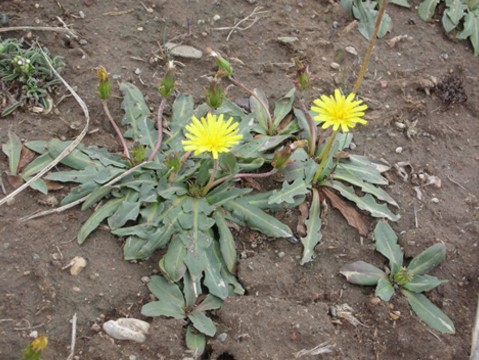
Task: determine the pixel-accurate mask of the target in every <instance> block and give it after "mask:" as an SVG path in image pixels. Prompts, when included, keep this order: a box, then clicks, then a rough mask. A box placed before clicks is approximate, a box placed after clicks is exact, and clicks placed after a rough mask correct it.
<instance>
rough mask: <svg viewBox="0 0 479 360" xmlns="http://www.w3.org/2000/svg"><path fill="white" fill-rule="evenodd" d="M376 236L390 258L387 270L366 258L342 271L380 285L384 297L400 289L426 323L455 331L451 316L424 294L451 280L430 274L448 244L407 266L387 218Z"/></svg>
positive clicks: (378, 293) (354, 281)
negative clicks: (372, 263)
mask: <svg viewBox="0 0 479 360" xmlns="http://www.w3.org/2000/svg"><path fill="white" fill-rule="evenodd" d="M374 238H375V243H376V250H377V251H378V252H379V253H381V254H382V255H384V256H385V257H386V258H387V259H388V260H389V266H388V268H387V269H386V271H383V270H381V269H379V268H378V267H376V266H374V265H371V264H368V263H366V262H364V261H356V262H354V263H351V264H348V265H345V266H343V267H342V268H341V271H340V272H341V274H342V275H344V276H345V277H346V279H347V280H348V281H349V282H350V283H352V284H356V285H363V286H376V291H375V295H376V296H377V297H379V298H380V299H382V300H384V301H389V300H390V299H391V297H392V296H393V295H394V293H395V291H396V290H400V291H401V293H402V294H403V295H404V296H405V297H406V299H407V301H408V302H409V305H410V306H411V309H412V310H413V311H414V312H415V313H416V314H417V315H418V316H419V318H420V319H421V320H422V321H424V323H426V324H427V325H428V326H430V327H432V328H433V329H436V330H438V331H440V332H443V333H446V334H454V333H455V329H454V324H453V323H452V321H451V319H449V318H448V317H447V315H446V314H444V313H443V312H442V311H441V309H439V308H438V307H437V306H436V305H434V304H433V303H432V302H431V301H429V300H428V298H427V297H426V296H425V295H423V294H422V293H423V292H427V291H430V290H432V289H434V288H435V287H437V286H439V285H441V284H444V283H445V282H447V281H446V280H440V279H438V278H437V277H435V276H432V275H428V274H427V273H428V272H429V271H431V270H432V269H434V268H435V267H436V266H437V265H439V264H440V263H441V262H442V261H443V260H444V258H445V257H446V246H445V245H444V244H441V243H438V244H434V245H432V246H430V247H429V248H427V249H426V250H424V251H423V252H421V253H420V254H419V255H417V256H416V257H414V258H413V259H412V260H411V261H410V262H409V264H408V265H407V266H404V253H403V251H402V250H401V248H400V247H399V245H398V243H397V236H396V234H395V233H394V230H393V229H392V228H391V226H389V224H388V223H387V222H384V221H380V222H379V223H378V224H377V225H376V228H375V229H374Z"/></svg>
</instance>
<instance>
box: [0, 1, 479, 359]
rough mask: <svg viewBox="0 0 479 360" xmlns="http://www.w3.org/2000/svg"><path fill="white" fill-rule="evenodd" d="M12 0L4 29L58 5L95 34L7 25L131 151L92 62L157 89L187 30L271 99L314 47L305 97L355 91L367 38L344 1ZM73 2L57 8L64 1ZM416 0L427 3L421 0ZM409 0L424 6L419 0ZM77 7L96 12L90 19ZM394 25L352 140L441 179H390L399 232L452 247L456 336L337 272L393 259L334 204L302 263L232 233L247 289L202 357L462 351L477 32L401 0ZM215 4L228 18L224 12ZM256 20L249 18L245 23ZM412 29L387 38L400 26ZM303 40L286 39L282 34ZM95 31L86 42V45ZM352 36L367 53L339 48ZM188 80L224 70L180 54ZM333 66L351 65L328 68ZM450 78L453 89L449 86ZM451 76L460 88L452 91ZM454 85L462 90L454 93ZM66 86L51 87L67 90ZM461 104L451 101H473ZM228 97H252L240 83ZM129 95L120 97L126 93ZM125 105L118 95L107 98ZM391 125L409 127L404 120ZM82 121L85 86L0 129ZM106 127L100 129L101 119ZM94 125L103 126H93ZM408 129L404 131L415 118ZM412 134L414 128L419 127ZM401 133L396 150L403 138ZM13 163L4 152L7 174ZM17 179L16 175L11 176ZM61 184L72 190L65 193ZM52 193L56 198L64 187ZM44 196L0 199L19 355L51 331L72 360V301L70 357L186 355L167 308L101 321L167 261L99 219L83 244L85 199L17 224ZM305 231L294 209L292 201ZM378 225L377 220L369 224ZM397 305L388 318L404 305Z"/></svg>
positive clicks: (4, 282)
mask: <svg viewBox="0 0 479 360" xmlns="http://www.w3.org/2000/svg"><path fill="white" fill-rule="evenodd" d="M86 3H88V1H78V0H55V1H53V0H51V1H50V0H39V1H29V0H2V1H0V11H1V12H3V13H5V14H7V15H8V17H9V19H10V23H9V26H59V25H61V24H60V23H59V21H58V19H57V17H59V18H61V19H63V20H64V21H65V23H66V24H69V25H71V27H72V28H73V29H75V30H76V31H78V32H79V33H80V34H81V39H83V40H85V41H86V44H84V45H80V44H79V43H78V42H77V41H75V40H71V41H69V40H67V39H66V38H65V36H64V35H62V34H57V33H52V32H46V31H43V32H33V33H32V34H30V35H29V34H28V32H27V31H15V32H7V33H2V37H4V38H7V37H30V36H31V39H36V38H38V40H39V42H40V43H41V44H42V45H44V46H46V47H47V48H48V49H49V50H50V51H51V53H52V54H55V55H61V56H63V57H64V58H65V60H66V63H67V66H66V68H65V70H64V71H63V75H64V77H65V78H66V80H67V81H68V82H69V83H70V84H71V85H73V86H76V87H77V91H78V93H79V94H80V95H81V97H82V98H83V99H84V100H85V102H86V103H87V105H88V107H89V111H90V114H91V117H92V126H91V128H90V129H91V130H92V131H91V132H90V134H89V135H88V136H87V137H86V139H85V142H86V143H88V144H96V145H102V146H107V147H108V148H110V149H112V150H118V151H121V149H120V148H119V146H118V144H117V143H116V142H115V139H114V134H113V132H112V131H111V130H110V129H109V127H108V125H107V123H106V121H105V117H104V115H103V113H102V109H101V106H100V103H99V102H98V101H97V98H96V94H95V89H96V82H97V80H96V76H95V72H94V70H93V69H94V68H95V67H97V66H98V65H100V64H101V65H104V66H106V67H107V68H108V70H109V72H110V74H111V75H115V77H116V78H119V79H121V80H123V81H131V82H133V83H134V84H136V85H137V86H139V87H140V89H141V90H142V91H143V92H144V93H145V94H147V95H148V101H149V104H150V105H151V106H153V107H155V106H157V105H158V103H159V100H158V96H157V93H156V85H157V82H158V78H159V76H161V74H162V71H163V65H164V59H162V58H161V53H160V51H159V44H160V43H163V42H165V40H166V41H176V42H182V43H183V44H187V45H192V46H195V47H196V48H198V49H205V48H206V47H211V48H214V49H215V50H217V51H219V52H220V53H222V54H224V55H225V56H227V57H228V58H230V59H234V58H236V59H237V60H233V65H234V67H235V73H236V76H237V78H239V79H240V80H241V81H242V82H244V83H245V84H248V85H249V87H251V88H254V87H258V88H261V89H262V90H264V91H265V92H266V94H267V95H268V97H269V98H270V99H271V102H272V101H273V100H274V99H277V98H279V97H280V96H282V95H283V94H285V93H286V91H287V90H288V89H289V88H290V87H291V86H292V84H291V79H290V76H289V75H290V74H291V72H292V67H291V66H292V58H293V57H294V56H300V57H301V58H303V59H305V60H307V62H308V63H309V64H310V66H311V70H312V72H313V73H314V74H315V75H316V79H315V80H314V81H313V88H312V89H311V90H310V91H309V92H308V93H307V98H306V100H307V102H310V101H311V100H313V99H314V98H315V97H318V96H319V95H320V94H328V93H330V92H331V91H332V90H333V89H334V88H335V87H337V86H341V87H352V84H353V82H354V79H355V77H356V75H357V72H358V69H359V66H360V63H361V59H362V58H363V56H364V53H365V51H366V48H367V45H368V44H367V41H366V40H365V39H363V38H362V37H361V35H360V34H359V33H358V31H357V30H356V29H354V28H353V29H352V30H351V31H347V29H348V25H349V24H350V23H351V21H352V19H351V18H350V17H349V16H348V14H346V13H345V12H344V11H343V10H342V9H341V7H340V6H339V4H337V3H335V2H334V1H330V2H327V1H316V0H303V1H301V0H278V1H271V0H270V1H268V0H264V1H261V0H258V1H246V0H223V1H220V0H216V1H213V0H205V1H194V0H190V1H188V0H177V1H167V0H154V1H151V0H145V1H143V4H144V5H145V6H146V7H148V8H151V9H152V11H151V12H148V11H147V10H146V9H145V7H144V6H143V5H142V4H141V3H140V2H139V1H128V0H118V1H107V0H105V1H95V2H93V4H92V5H91V6H87V5H86ZM59 5H61V7H60V6H59ZM413 5H418V2H417V1H414V0H413ZM256 6H262V7H263V10H265V11H267V12H266V13H263V14H262V15H261V16H260V18H259V19H258V21H257V22H256V23H255V24H254V25H252V26H251V27H250V28H249V29H247V30H244V31H235V32H234V33H232V34H231V36H230V38H229V40H228V41H227V40H226V37H227V35H228V31H225V30H215V28H220V27H231V26H233V24H235V23H237V22H238V21H239V20H240V19H243V18H244V17H246V16H247V15H249V14H250V13H251V12H252V11H253V9H254V8H255V7H256ZM413 7H414V6H413ZM80 11H81V12H83V14H84V18H82V17H80ZM387 11H388V13H389V14H390V15H391V17H392V19H393V24H394V26H393V28H392V31H391V32H390V33H389V34H388V35H387V36H386V37H385V38H384V39H381V40H379V41H378V42H377V46H376V48H375V50H374V55H373V59H372V61H371V63H370V66H369V69H368V72H367V74H366V78H365V80H364V82H363V84H362V86H361V89H360V91H359V95H360V96H361V97H362V98H363V99H365V102H366V103H367V104H368V105H369V107H370V109H371V111H369V112H368V119H369V123H368V125H367V126H364V127H361V128H358V129H357V130H355V133H354V142H355V144H356V145H357V148H356V150H355V151H356V153H358V154H365V155H371V156H374V157H377V158H382V159H385V160H387V161H388V162H389V163H390V164H392V165H394V164H397V163H398V162H409V163H410V166H411V167H410V168H409V170H412V172H413V173H419V172H421V171H424V172H426V173H428V174H429V175H434V176H437V177H439V178H440V179H441V181H442V184H441V187H440V188H437V187H434V186H429V187H424V188H422V200H419V199H418V197H417V193H416V192H415V190H414V188H413V187H414V185H415V184H414V183H412V182H411V181H409V180H408V181H403V179H402V178H401V177H400V176H399V175H398V173H397V172H396V171H395V170H394V168H393V169H392V170H391V171H390V172H389V173H388V176H389V178H390V180H391V185H390V186H389V187H388V188H387V191H388V192H389V193H390V194H391V195H392V196H393V197H394V198H395V199H396V200H397V201H398V203H399V204H400V210H399V213H400V214H401V219H400V221H399V222H397V223H394V224H392V226H393V227H394V228H395V230H396V231H397V233H400V234H401V237H400V245H401V246H402V247H403V248H404V251H405V253H406V255H407V256H408V257H412V256H414V255H416V254H417V253H419V252H420V251H422V250H423V249H425V248H426V247H428V246H430V245H432V244H433V243H434V242H438V241H440V242H444V243H445V244H446V246H447V254H448V255H447V259H446V261H445V262H444V263H442V264H441V265H440V266H439V267H438V268H436V269H435V270H434V272H433V274H434V275H436V276H438V277H440V278H443V279H447V280H449V282H448V283H447V284H445V285H442V286H440V287H438V288H437V289H435V290H433V291H431V292H430V293H429V294H428V297H429V299H431V301H433V302H434V303H435V304H436V305H438V306H439V307H440V308H442V309H443V311H444V312H445V313H446V314H447V315H448V316H449V317H450V318H451V319H452V320H453V321H454V323H455V326H456V330H457V333H456V335H454V336H449V335H442V334H440V333H437V332H435V331H433V330H430V329H429V328H427V327H426V326H425V325H424V324H423V323H421V322H420V321H419V319H418V318H417V317H416V316H415V315H414V314H412V313H411V311H410V309H409V307H408V305H407V302H406V301H405V299H404V298H402V297H401V296H398V295H396V296H395V297H394V298H393V299H392V301H391V303H384V302H381V303H379V304H373V302H372V301H371V299H372V296H373V289H372V288H365V287H358V286H352V285H349V284H348V283H346V281H345V279H344V278H343V277H342V276H340V275H339V269H340V267H341V266H342V265H344V264H346V263H349V262H352V261H355V260H364V261H368V262H370V263H373V264H376V265H377V266H382V265H383V264H384V259H383V258H382V257H381V256H380V255H379V254H377V253H375V252H374V251H373V243H372V240H371V239H360V237H359V235H358V234H357V232H356V231H355V230H354V229H352V228H351V227H349V226H348V225H347V223H346V222H345V221H344V220H343V219H342V218H341V217H340V215H339V214H338V213H337V212H336V211H335V210H333V209H330V210H329V211H328V212H327V214H326V216H325V223H326V225H325V226H324V229H323V239H322V241H321V243H320V245H319V246H318V247H317V249H316V250H317V254H318V255H317V258H316V259H315V260H314V262H312V263H310V264H307V265H306V266H300V265H299V259H300V255H301V246H300V244H296V245H292V244H290V243H288V242H287V241H285V240H272V239H268V238H265V237H263V236H260V235H259V234H257V233H254V232H249V231H244V230H243V231H242V232H240V233H236V235H237V236H236V240H237V246H238V249H239V250H240V252H242V255H243V256H242V257H241V258H240V259H239V267H238V269H239V271H238V277H239V279H240V281H241V282H242V284H243V285H244V286H245V288H246V289H247V295H246V296H243V297H238V298H233V299H230V300H228V301H226V303H225V304H224V305H223V307H222V308H221V309H220V310H218V311H216V312H215V313H213V314H212V315H213V319H214V321H215V323H216V324H217V328H218V332H217V334H218V336H217V337H215V338H211V339H209V341H208V349H207V353H206V354H205V355H204V357H203V358H204V359H223V360H225V359H228V360H229V359H236V360H248V359H278V360H282V359H293V358H294V354H295V353H297V352H298V351H300V350H302V349H312V348H314V347H316V346H317V345H319V344H322V343H324V342H328V344H329V345H331V350H332V352H331V353H329V354H324V355H316V356H304V357H302V358H303V359H316V358H324V359H408V360H409V359H421V360H422V359H440V360H447V359H467V358H468V354H469V351H470V350H469V349H470V344H471V340H470V339H471V330H472V326H473V318H474V311H475V308H476V301H477V295H478V293H479V283H478V276H479V270H478V269H479V267H478V264H479V250H478V241H479V236H478V235H479V216H478V214H479V212H478V208H479V200H478V196H479V193H478V189H479V180H478V179H479V154H478V149H479V140H478V137H477V134H479V118H478V115H477V114H478V113H479V93H478V89H479V77H478V76H479V73H478V69H479V58H477V57H473V55H472V52H471V49H470V45H469V43H467V42H464V41H458V40H455V39H454V38H453V37H452V36H448V35H446V34H445V33H444V31H443V30H442V26H441V23H440V16H438V17H437V18H435V19H434V21H433V22H431V23H424V22H422V21H421V20H420V19H419V18H418V16H417V14H416V12H415V10H413V9H403V8H398V7H395V6H389V7H388V10H387ZM215 15H219V19H217V20H216V21H215V20H214V18H215ZM248 24H250V23H248V22H245V23H244V24H243V25H244V26H246V25H248ZM399 35H407V38H406V39H403V40H402V41H399V42H398V43H397V44H395V45H394V46H390V45H389V44H388V43H387V41H388V40H391V39H392V38H394V37H395V36H399ZM284 36H293V37H297V38H298V40H297V41H295V42H293V43H291V44H287V45H285V44H282V43H281V42H279V41H278V38H279V37H284ZM82 43H83V42H82ZM347 46H353V47H354V48H355V49H356V50H357V52H358V55H357V56H355V55H352V54H350V53H348V52H346V51H344V49H345V48H346V47H347ZM178 60H179V61H181V62H183V63H184V65H185V66H184V67H181V73H180V75H179V79H180V84H179V91H180V92H182V93H188V94H192V95H193V96H194V97H195V98H196V99H197V100H198V102H200V101H201V98H202V96H203V95H204V88H205V87H206V86H207V80H206V79H205V76H208V75H212V74H213V71H214V64H213V62H212V61H211V59H208V58H207V56H203V57H202V58H201V59H180V58H178ZM331 62H336V63H338V64H339V66H340V67H339V69H333V68H331V67H330V64H331ZM451 74H453V75H454V77H455V78H458V79H460V81H461V82H462V85H463V93H462V95H461V94H459V95H458V96H459V97H458V98H451V96H453V95H454V94H456V93H457V91H459V92H460V89H458V87H459V88H460V86H457V83H456V84H455V85H454V84H452V85H450V83H449V82H447V83H445V85H444V86H443V87H442V88H440V89H439V90H436V91H432V93H431V94H430V95H429V94H428V93H427V91H425V87H426V88H428V86H429V85H430V83H429V82H428V81H430V80H431V77H434V78H436V79H438V80H439V81H441V80H442V79H444V78H445V77H447V76H449V75H451ZM449 85H450V86H449ZM451 89H452V90H451ZM451 91H452V92H451ZM64 93H66V90H65V89H64V88H62V89H60V91H59V94H57V95H55V100H56V101H58V100H59V99H60V97H61V95H62V94H64ZM464 94H465V95H466V96H467V101H465V102H454V101H462V100H464V96H463V95H464ZM229 96H230V97H232V98H234V97H237V96H245V94H243V93H241V92H240V91H239V90H238V89H231V90H230V92H229ZM116 105H119V101H118V103H117V104H116ZM112 109H114V111H113V112H114V114H113V115H114V116H116V117H117V118H120V116H121V111H120V108H119V106H118V107H115V106H112ZM396 122H401V123H403V124H406V128H405V129H400V128H398V127H397V125H396ZM83 123H84V118H83V115H82V112H81V109H80V108H79V106H78V105H77V103H76V102H75V101H74V100H73V99H72V98H66V99H65V100H64V101H62V102H61V103H60V104H59V105H58V106H57V108H56V110H55V111H54V112H52V113H51V114H49V115H41V114H40V115H35V114H32V113H30V112H16V113H15V114H14V115H13V116H9V117H7V118H2V119H0V142H1V143H5V142H6V141H7V131H8V129H11V130H12V131H14V132H15V133H16V134H18V135H19V136H20V137H21V138H22V139H24V140H35V139H50V138H52V137H59V138H62V139H72V138H75V137H76V136H77V135H78V132H79V130H78V129H79V128H81V127H82V125H83ZM96 129H97V130H96ZM93 130H96V131H93ZM406 130H407V131H406ZM407 135H410V136H407ZM399 147H400V148H401V149H399ZM7 169H8V163H7V159H6V157H5V156H3V154H2V155H0V170H1V171H2V173H4V172H6V171H7ZM4 183H5V186H6V187H7V192H11V191H12V190H13V189H12V188H11V187H10V186H9V185H8V183H7V182H5V178H4ZM64 191H65V190H64ZM54 195H55V196H56V197H57V198H58V199H60V198H61V197H62V196H63V195H64V192H57V193H54ZM43 200H44V199H43V197H42V195H41V194H39V193H37V192H34V191H32V190H27V191H25V192H23V193H22V194H21V195H19V196H17V197H16V198H15V201H14V203H13V204H10V205H8V206H3V207H1V208H0V264H1V271H0V285H1V287H0V298H1V301H0V355H1V356H0V358H1V359H3V360H10V359H18V358H19V357H20V353H21V350H22V348H23V347H24V346H25V344H26V343H27V342H28V341H29V340H28V336H29V334H30V333H31V332H32V331H33V330H37V331H39V332H45V333H46V334H47V335H48V338H49V345H48V347H47V349H46V350H45V352H44V358H45V359H66V358H67V356H68V354H69V352H70V348H69V346H70V336H71V324H70V319H71V318H72V316H73V314H75V313H76V314H77V316H78V323H77V337H76V348H75V356H76V357H75V359H85V360H93V359H106V360H113V359H115V360H116V359H122V360H127V359H145V360H153V359H171V360H175V359H183V358H185V357H188V356H189V354H188V353H187V350H186V347H185V345H184V340H183V334H184V327H185V323H184V322H183V321H179V320H172V319H167V318H155V319H147V320H148V321H150V322H151V323H152V328H151V334H150V335H149V337H148V340H147V341H146V343H144V344H142V345H139V344H136V343H131V342H121V341H113V340H112V339H111V338H109V337H108V336H107V335H106V334H104V333H103V332H102V331H98V329H97V326H95V324H97V325H100V326H101V324H102V323H103V322H104V321H106V320H109V319H116V318H118V317H123V316H131V317H136V318H143V317H142V316H141V315H140V309H141V306H142V305H143V304H145V303H146V302H148V300H149V296H150V295H149V292H148V289H147V287H146V285H145V283H144V282H143V281H142V277H144V276H150V275H152V274H154V273H156V272H157V271H158V267H157V262H158V257H155V256H153V257H152V258H150V259H149V260H147V261H144V262H141V263H128V262H125V261H124V260H123V259H122V249H121V245H122V242H121V240H119V239H116V238H115V237H113V236H112V235H110V234H109V232H108V229H106V228H104V229H100V230H97V231H96V232H95V233H94V234H93V236H92V237H91V238H90V239H89V240H88V241H87V242H86V244H84V245H83V246H79V245H78V244H77V243H76V241H75V238H76V234H77V232H78V230H79V228H80V226H81V224H82V223H83V222H84V221H85V220H86V219H87V217H88V215H89V214H88V213H85V212H82V211H80V209H78V208H74V209H71V210H68V211H66V212H63V213H60V214H56V215H52V216H47V217H43V218H40V219H35V220H32V221H28V222H20V221H19V218H21V217H23V216H26V215H29V214H31V213H33V212H35V211H37V210H45V209H47V208H48V206H47V205H43V204H45V202H44V201H43ZM285 218H287V219H288V220H287V221H288V224H289V225H290V226H291V227H292V228H293V229H295V228H296V225H297V213H292V214H285ZM374 224H375V222H374V221H372V220H371V221H370V223H369V227H370V229H372V228H373V227H374ZM74 256H83V257H85V258H87V259H88V266H87V267H86V269H85V270H84V271H83V272H82V273H81V274H80V275H79V276H76V277H74V276H71V275H70V273H69V272H68V271H67V270H62V267H63V266H64V265H65V264H67V263H68V262H69V261H70V260H71V259H72V258H73V257H74ZM341 304H348V305H349V306H350V307H351V308H352V309H353V311H352V315H353V316H354V317H356V318H357V319H358V320H359V321H360V324H359V325H356V326H354V325H353V324H351V323H350V322H349V321H347V320H345V319H338V318H335V317H334V316H332V315H334V311H332V309H331V308H332V307H334V306H337V305H341ZM392 310H395V311H399V313H400V315H399V318H397V319H396V320H393V318H392V317H391V311H392Z"/></svg>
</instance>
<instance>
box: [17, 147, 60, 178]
mask: <svg viewBox="0 0 479 360" xmlns="http://www.w3.org/2000/svg"><path fill="white" fill-rule="evenodd" d="M52 161H53V158H52V157H51V156H50V154H49V153H45V154H43V155H40V156H39V157H37V158H36V159H34V160H33V161H32V162H30V164H28V165H27V166H25V168H24V169H23V171H22V174H21V175H22V179H23V180H25V181H27V180H28V179H29V178H31V177H32V176H33V175H35V174H38V173H39V172H40V171H41V170H43V169H44V168H45V167H46V166H47V165H48V164H50V163H51V162H52Z"/></svg>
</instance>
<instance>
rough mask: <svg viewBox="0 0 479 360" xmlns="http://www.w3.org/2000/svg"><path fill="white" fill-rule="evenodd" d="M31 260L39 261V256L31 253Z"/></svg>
mask: <svg viewBox="0 0 479 360" xmlns="http://www.w3.org/2000/svg"><path fill="white" fill-rule="evenodd" d="M32 259H33V261H40V255H38V254H36V253H33V254H32Z"/></svg>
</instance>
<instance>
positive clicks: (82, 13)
mask: <svg viewBox="0 0 479 360" xmlns="http://www.w3.org/2000/svg"><path fill="white" fill-rule="evenodd" d="M79 15H80V18H81V19H84V18H85V13H84V12H83V11H81V10H80V12H79Z"/></svg>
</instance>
